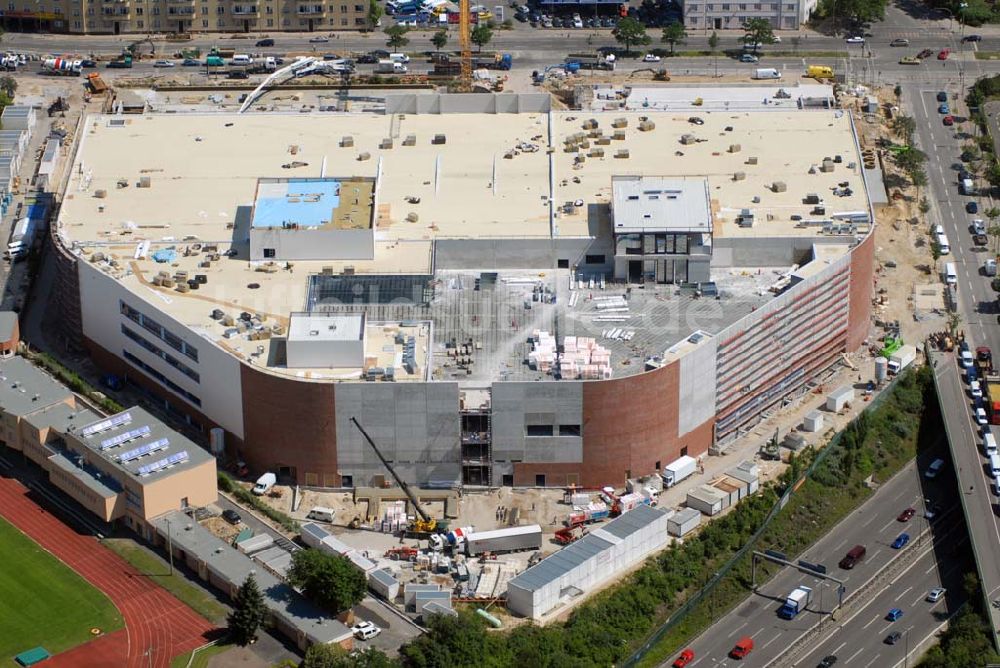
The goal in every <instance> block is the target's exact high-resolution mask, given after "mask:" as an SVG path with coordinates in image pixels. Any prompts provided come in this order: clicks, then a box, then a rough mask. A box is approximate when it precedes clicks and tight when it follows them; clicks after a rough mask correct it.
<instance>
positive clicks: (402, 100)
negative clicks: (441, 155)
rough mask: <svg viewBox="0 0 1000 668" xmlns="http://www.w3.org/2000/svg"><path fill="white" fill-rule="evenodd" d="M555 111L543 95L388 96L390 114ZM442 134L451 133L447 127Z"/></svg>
mask: <svg viewBox="0 0 1000 668" xmlns="http://www.w3.org/2000/svg"><path fill="white" fill-rule="evenodd" d="M551 109H552V99H551V98H550V97H549V96H548V95H545V94H541V93H500V94H496V95H439V94H436V93H402V94H397V95H386V96H385V113H386V114H539V113H548V112H549V111H550V110H551ZM442 134H447V131H446V130H445V129H443V128H442Z"/></svg>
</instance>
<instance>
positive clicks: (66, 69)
mask: <svg viewBox="0 0 1000 668" xmlns="http://www.w3.org/2000/svg"><path fill="white" fill-rule="evenodd" d="M82 72H83V61H81V60H68V59H66V58H46V59H45V60H43V61H42V73H43V74H55V75H59V76H69V77H78V76H80V74H81V73H82Z"/></svg>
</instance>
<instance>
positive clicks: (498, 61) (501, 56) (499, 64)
mask: <svg viewBox="0 0 1000 668" xmlns="http://www.w3.org/2000/svg"><path fill="white" fill-rule="evenodd" d="M513 65H514V58H513V57H512V56H511V55H510V54H509V53H496V54H493V56H487V57H482V56H480V57H477V58H473V59H472V67H473V69H482V68H486V69H488V70H509V69H510V68H511V67H513Z"/></svg>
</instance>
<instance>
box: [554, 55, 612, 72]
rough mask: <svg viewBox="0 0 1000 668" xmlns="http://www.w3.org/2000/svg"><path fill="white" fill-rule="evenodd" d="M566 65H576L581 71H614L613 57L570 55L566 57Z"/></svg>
mask: <svg viewBox="0 0 1000 668" xmlns="http://www.w3.org/2000/svg"><path fill="white" fill-rule="evenodd" d="M565 62H566V63H567V64H570V63H576V64H577V66H578V69H581V70H608V71H614V69H615V55H614V54H613V53H612V54H609V55H607V56H602V55H601V54H593V53H571V54H569V55H568V56H566V61H565Z"/></svg>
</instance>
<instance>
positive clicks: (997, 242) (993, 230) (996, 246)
mask: <svg viewBox="0 0 1000 668" xmlns="http://www.w3.org/2000/svg"><path fill="white" fill-rule="evenodd" d="M986 234H988V235H990V237H991V238H992V239H993V253H994V254H996V253H998V252H1000V225H995V224H993V221H992V220H990V226H989V227H987V228H986Z"/></svg>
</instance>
